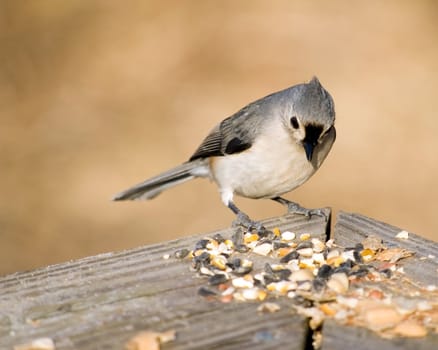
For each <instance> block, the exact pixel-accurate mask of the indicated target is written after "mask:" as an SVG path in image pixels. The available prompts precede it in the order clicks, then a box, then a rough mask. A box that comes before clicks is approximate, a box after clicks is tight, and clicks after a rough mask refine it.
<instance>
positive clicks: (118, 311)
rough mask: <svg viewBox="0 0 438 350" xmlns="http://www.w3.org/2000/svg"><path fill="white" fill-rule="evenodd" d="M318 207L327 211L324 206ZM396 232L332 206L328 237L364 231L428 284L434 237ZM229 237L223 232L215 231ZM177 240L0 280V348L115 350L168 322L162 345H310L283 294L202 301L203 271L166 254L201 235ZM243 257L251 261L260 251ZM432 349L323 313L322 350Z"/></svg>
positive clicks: (273, 222)
mask: <svg viewBox="0 0 438 350" xmlns="http://www.w3.org/2000/svg"><path fill="white" fill-rule="evenodd" d="M327 213H329V211H328V210H327ZM264 223H265V225H266V226H267V227H268V228H273V227H275V226H277V227H279V228H280V229H281V230H282V231H284V230H292V231H295V232H297V233H305V232H306V233H307V232H310V233H312V235H313V236H317V237H320V238H321V239H323V240H325V239H326V238H327V234H328V233H329V225H328V224H327V223H325V222H324V220H323V219H322V218H320V217H313V218H312V219H311V220H308V219H306V218H304V217H301V216H293V215H286V216H284V217H280V218H275V219H270V220H266V221H265V222H264ZM399 231H400V229H397V228H395V227H393V226H389V225H386V224H383V223H380V222H377V221H375V220H372V219H369V218H366V217H364V216H361V215H357V214H347V213H340V214H339V215H338V218H337V222H336V225H335V229H334V233H333V236H334V238H335V239H336V242H337V243H338V244H340V245H343V246H352V245H354V244H355V243H357V242H360V241H362V240H363V238H364V237H365V236H367V235H369V234H375V235H378V236H380V237H382V238H383V239H384V241H385V243H386V244H387V245H397V246H402V247H406V248H407V249H410V250H413V251H415V252H416V256H414V257H412V258H408V259H406V261H405V263H404V264H405V265H404V266H405V269H406V272H407V273H409V274H410V275H411V276H413V278H414V279H415V278H416V277H418V278H417V279H416V280H418V281H419V282H421V283H424V284H437V282H438V280H437V268H438V264H437V259H427V260H421V259H420V258H421V256H428V255H429V254H433V255H435V256H438V244H437V243H434V242H431V241H426V240H424V239H422V238H420V237H418V236H415V235H412V234H411V236H410V239H409V240H408V241H402V240H398V239H395V238H394V236H395V234H396V233H398V232H399ZM218 232H220V233H221V234H222V235H223V236H225V237H230V236H231V235H232V233H233V229H226V230H223V231H218ZM215 233H216V232H213V233H209V234H201V235H196V236H191V237H186V238H182V239H179V240H175V241H170V242H164V243H161V244H156V245H150V246H145V247H141V248H137V249H132V250H127V251H122V252H116V253H108V254H101V255H98V256H94V257H89V258H85V259H81V260H77V261H72V262H67V263H64V264H59V265H54V266H49V267H46V268H41V269H38V270H34V271H29V272H22V273H15V274H12V275H9V276H5V277H2V278H0V349H12V348H13V346H14V345H17V344H21V343H25V342H28V341H29V340H32V339H35V338H39V337H50V338H52V339H54V341H55V344H56V349H123V348H124V344H125V343H126V342H127V341H128V339H130V338H131V337H132V336H133V335H135V334H137V333H138V332H140V331H143V330H154V331H165V330H169V329H174V330H176V332H177V337H176V340H175V341H174V342H171V343H168V344H165V345H164V346H163V349H283V348H284V349H311V348H312V347H311V339H310V334H311V331H310V330H309V328H308V322H307V320H306V319H305V318H304V317H303V316H300V315H297V314H295V313H294V312H293V311H292V310H291V308H290V307H289V305H288V302H290V301H289V300H288V299H287V298H279V299H277V300H276V302H277V303H279V304H282V305H283V306H284V307H283V308H282V309H281V310H280V311H279V312H277V313H272V314H261V313H258V312H257V307H258V306H259V303H250V302H246V303H239V302H233V303H229V304H224V303H219V302H212V301H207V300H206V299H205V298H202V297H200V296H199V295H198V294H197V291H198V288H199V287H200V286H205V285H206V280H205V278H199V277H197V275H196V273H194V272H193V271H191V270H190V263H189V262H188V261H187V260H178V259H175V258H173V257H172V258H170V259H168V260H165V259H163V258H162V257H163V255H165V254H172V253H173V252H174V251H175V250H177V249H181V248H188V249H191V248H192V247H193V245H194V243H195V242H196V241H198V240H199V239H200V238H202V237H212V236H213V235H214V234H215ZM258 259H259V260H257V258H256V257H254V256H251V260H253V261H254V260H255V263H256V264H262V263H263V258H258ZM353 347H354V348H355V349H356V350H361V349H370V348H376V349H438V339H437V337H436V336H428V337H427V338H425V339H417V340H412V339H411V340H408V339H400V338H399V339H393V340H386V339H382V338H379V337H378V336H377V335H375V334H374V333H372V332H370V331H367V330H365V329H362V328H354V327H344V326H340V325H339V324H337V323H336V322H334V321H332V320H326V322H325V324H324V326H323V343H322V349H349V348H353Z"/></svg>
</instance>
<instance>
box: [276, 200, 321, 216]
mask: <svg viewBox="0 0 438 350" xmlns="http://www.w3.org/2000/svg"><path fill="white" fill-rule="evenodd" d="M272 200H273V201H276V202H278V203H280V204H283V205H285V206H286V207H287V211H288V212H289V213H293V214H299V215H304V216H306V217H308V218H310V217H311V216H312V215H318V216H322V217H323V218H325V220H326V221H327V219H328V218H327V215H325V213H324V212H323V211H322V210H321V209H307V208H304V207H302V206H301V205H299V204H298V203H295V202H291V201H289V200H287V199H285V198H282V197H274V198H272Z"/></svg>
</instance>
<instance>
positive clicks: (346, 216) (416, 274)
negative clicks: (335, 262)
mask: <svg viewBox="0 0 438 350" xmlns="http://www.w3.org/2000/svg"><path fill="white" fill-rule="evenodd" d="M400 231H402V229H400V228H398V227H395V226H392V225H388V224H385V223H383V222H381V221H377V220H374V219H371V218H368V217H366V216H364V215H360V214H352V213H344V212H340V213H338V216H337V218H336V225H335V229H334V233H333V238H335V241H336V242H337V243H338V244H340V245H342V246H345V247H349V246H354V245H355V244H356V243H359V242H362V241H363V240H364V239H365V238H366V237H367V236H369V235H376V236H379V237H381V238H382V240H383V243H384V244H385V245H387V246H388V247H393V246H396V247H401V248H405V249H408V250H410V251H412V252H415V257H414V258H412V259H406V260H403V261H402V265H403V267H404V270H405V272H406V275H407V276H409V277H411V278H413V279H414V280H415V281H417V282H420V283H422V284H424V285H428V284H437V282H438V274H437V271H438V243H437V242H433V241H430V240H427V239H425V238H423V237H420V236H418V235H416V234H413V233H409V239H407V240H404V239H397V238H395V235H396V234H397V233H399V232H400ZM429 255H432V256H434V257H435V258H432V259H431V258H429ZM419 259H424V260H421V263H419V261H420V260H419Z"/></svg>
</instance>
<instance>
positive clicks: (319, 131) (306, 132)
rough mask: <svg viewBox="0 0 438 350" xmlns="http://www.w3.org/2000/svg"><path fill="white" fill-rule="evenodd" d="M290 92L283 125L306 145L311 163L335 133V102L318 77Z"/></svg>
mask: <svg viewBox="0 0 438 350" xmlns="http://www.w3.org/2000/svg"><path fill="white" fill-rule="evenodd" d="M287 93H288V94H289V96H288V99H287V108H286V111H285V113H284V114H283V123H284V124H285V126H286V128H287V129H288V130H289V131H290V133H291V135H292V138H293V139H294V140H295V141H296V142H297V143H298V144H301V145H302V147H303V148H304V151H305V152H306V157H307V160H308V161H309V162H311V161H312V157H313V153H314V150H315V147H316V146H317V145H318V144H321V143H323V141H324V140H325V138H326V137H327V135H328V134H329V133H332V132H334V124H335V110H334V103H333V99H332V97H331V96H330V94H329V93H328V92H327V90H325V89H324V88H323V87H322V85H321V83H320V82H319V80H318V78H316V77H314V78H313V79H312V80H311V81H310V82H309V83H306V84H300V85H296V86H294V87H292V88H290V89H289V91H287Z"/></svg>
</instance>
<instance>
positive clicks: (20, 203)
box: [0, 0, 438, 274]
mask: <svg viewBox="0 0 438 350" xmlns="http://www.w3.org/2000/svg"><path fill="white" fill-rule="evenodd" d="M437 7H438V6H437V3H436V2H434V1H415V2H414V1H407V0H405V1H400V0H397V1H395V0H394V1H378V0H372V1H357V2H353V1H306V0H303V1H290V0H289V1H255V0H251V1H249V0H248V1H231V0H227V1H206V0H203V1H173V2H161V1H157V0H149V1H140V0H138V1H127V2H122V1H107V0H102V1H76V0H75V1H72V0H63V1H57V0H50V1H49V0H38V1H37V0H35V1H2V2H1V4H0V33H1V34H0V44H1V45H0V50H1V51H0V58H1V63H0V113H1V114H0V115H1V126H0V165H1V172H0V196H1V199H0V274H4V273H8V272H13V271H17V270H23V269H29V268H34V267H37V266H42V265H46V264H52V263H56V262H61V261H65V260H68V259H73V258H78V257H82V256H86V255H91V254H97V253H100V252H106V251H112V250H120V249H124V248H129V247H135V246H139V245H143V244H147V243H152V242H159V241H163V240H168V239H171V238H175V237H178V236H182V235H188V234H194V233H199V232H203V231H211V230H215V229H219V228H223V227H226V226H228V225H229V224H230V222H231V221H232V220H233V215H232V213H231V211H229V210H228V209H226V208H225V207H223V205H222V203H221V201H220V199H219V196H218V195H217V190H216V187H215V186H213V185H212V184H210V183H209V182H208V181H206V180H198V181H194V182H192V183H189V184H186V185H184V186H181V187H178V188H176V189H174V190H172V191H171V192H167V193H165V194H163V195H161V196H160V197H158V198H157V199H155V200H154V201H151V202H141V203H140V202H133V203H125V202H122V203H114V202H110V201H109V199H110V198H111V196H112V195H113V194H114V193H116V192H118V191H119V190H122V189H125V188H126V187H128V186H130V185H133V184H135V183H137V182H139V181H141V180H143V179H145V178H146V177H149V176H151V175H155V174H156V173H158V172H160V171H162V170H166V169H167V168H168V167H171V166H173V165H176V164H178V163H180V162H182V161H185V160H186V159H187V158H188V157H189V156H190V155H191V154H192V152H193V151H194V150H195V148H196V147H197V146H198V145H199V143H200V142H201V140H202V139H203V137H204V136H206V134H207V133H208V132H209V130H210V129H211V128H212V127H213V126H214V125H215V124H216V123H217V122H219V121H220V120H221V119H223V118H225V117H226V116H229V115H231V114H232V113H234V112H235V111H237V110H238V109H240V108H241V107H243V106H244V105H246V104H247V103H249V102H251V101H253V100H255V99H257V98H260V97H262V96H265V95H267V94H269V93H271V92H273V91H276V90H279V89H283V88H285V87H287V86H290V85H293V84H296V83H300V82H304V81H307V80H309V79H310V78H311V77H312V76H313V75H317V76H318V77H319V78H320V80H321V82H322V83H323V85H324V86H325V87H326V88H327V89H328V90H329V91H330V93H331V94H332V96H333V97H334V100H335V104H336V111H337V130H338V139H337V142H336V143H335V146H334V148H333V150H332V152H331V154H330V155H329V157H328V158H327V160H326V162H325V164H324V165H323V167H322V168H321V170H320V171H319V172H318V173H317V174H316V175H315V176H314V177H313V178H312V179H311V180H310V181H309V182H307V183H306V184H305V185H304V186H302V187H301V188H300V189H298V190H296V191H295V192H293V193H291V194H289V195H287V197H288V198H290V199H292V200H295V201H298V202H299V203H301V204H302V205H304V206H307V207H320V206H331V207H332V208H333V209H334V210H335V211H338V210H346V211H354V212H360V213H363V214H365V215H368V216H371V217H374V218H376V219H379V220H383V221H385V222H388V223H391V224H394V225H397V226H400V227H402V228H405V229H407V230H410V231H412V232H416V233H418V234H420V235H423V236H425V237H428V238H430V239H434V240H438V220H437V209H438V205H437V200H438V198H437V197H438V196H437V195H438V188H437V186H436V183H437V177H438V152H437V148H438V137H437V135H438V45H437V42H438V35H437V34H438V18H437V13H438V11H437V10H438V8H437ZM237 203H238V204H239V205H240V206H241V208H242V209H243V210H244V211H246V212H248V213H249V214H250V215H251V216H252V217H253V218H257V219H262V218H266V217H270V216H275V215H280V214H282V213H283V212H284V209H283V208H282V207H281V206H280V205H278V204H276V203H273V202H271V201H266V200H260V201H251V200H245V199H237Z"/></svg>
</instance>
